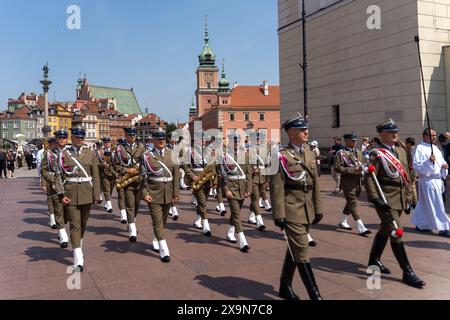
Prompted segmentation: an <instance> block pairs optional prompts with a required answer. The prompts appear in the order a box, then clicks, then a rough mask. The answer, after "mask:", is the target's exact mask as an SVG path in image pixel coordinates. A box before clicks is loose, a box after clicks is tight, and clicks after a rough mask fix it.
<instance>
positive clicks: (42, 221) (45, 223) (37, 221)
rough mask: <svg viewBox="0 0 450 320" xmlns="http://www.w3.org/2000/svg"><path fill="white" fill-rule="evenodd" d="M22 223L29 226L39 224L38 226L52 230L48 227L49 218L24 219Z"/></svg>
mask: <svg viewBox="0 0 450 320" xmlns="http://www.w3.org/2000/svg"><path fill="white" fill-rule="evenodd" d="M22 221H23V222H25V223H28V224H38V225H41V226H46V227H48V228H50V226H49V225H48V223H49V219H48V218H25V219H22Z"/></svg>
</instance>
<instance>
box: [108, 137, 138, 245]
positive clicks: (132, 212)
mask: <svg viewBox="0 0 450 320" xmlns="http://www.w3.org/2000/svg"><path fill="white" fill-rule="evenodd" d="M124 131H125V145H119V146H118V147H117V154H116V155H117V156H116V157H115V160H116V161H115V165H114V169H115V171H116V172H118V173H119V174H120V179H119V180H120V182H123V183H124V184H125V185H124V186H122V188H119V189H123V192H124V194H125V204H126V212H127V219H126V221H127V222H128V235H129V240H130V242H136V239H137V228H136V216H137V214H138V209H139V202H140V201H141V190H140V188H139V179H140V177H139V170H140V159H141V155H142V153H144V151H145V146H144V145H143V144H138V143H137V142H136V134H137V130H136V128H125V129H124ZM121 219H122V223H123V221H124V219H123V218H121Z"/></svg>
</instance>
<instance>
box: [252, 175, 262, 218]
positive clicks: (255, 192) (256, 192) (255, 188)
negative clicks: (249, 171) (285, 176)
mask: <svg viewBox="0 0 450 320" xmlns="http://www.w3.org/2000/svg"><path fill="white" fill-rule="evenodd" d="M261 189H264V184H261V183H253V185H252V194H251V195H250V211H252V212H254V213H255V215H257V216H259V215H261V212H259V211H260V209H259V198H260V195H261V193H260V190H261Z"/></svg>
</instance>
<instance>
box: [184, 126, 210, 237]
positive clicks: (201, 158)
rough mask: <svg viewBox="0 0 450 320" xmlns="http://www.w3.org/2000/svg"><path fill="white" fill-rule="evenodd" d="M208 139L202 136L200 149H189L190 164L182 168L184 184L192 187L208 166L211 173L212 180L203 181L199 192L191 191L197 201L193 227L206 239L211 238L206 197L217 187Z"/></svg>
mask: <svg viewBox="0 0 450 320" xmlns="http://www.w3.org/2000/svg"><path fill="white" fill-rule="evenodd" d="M209 139H210V137H209V136H206V135H205V134H202V147H200V148H197V147H193V148H191V149H190V163H189V164H188V163H185V164H184V165H183V166H182V168H183V170H184V172H185V174H186V178H187V179H186V182H187V184H188V185H192V186H193V185H194V183H198V182H199V181H200V175H202V174H203V172H204V170H205V168H206V167H207V166H208V165H209V167H208V168H209V169H210V170H211V171H212V175H213V178H212V179H210V180H208V181H205V182H204V183H203V186H201V187H200V189H199V190H193V195H194V197H195V199H196V200H197V201H196V202H197V206H196V211H197V215H196V219H195V221H194V223H193V225H194V226H195V227H196V228H197V229H202V233H203V234H204V235H205V236H207V237H210V236H211V228H210V225H209V221H208V210H207V208H206V206H207V204H208V195H209V191H210V189H211V188H213V187H214V186H215V185H217V173H216V166H215V164H214V163H212V162H211V161H213V160H212V157H211V152H212V150H211V149H210V148H207V146H206V141H207V140H209ZM211 164H212V165H211Z"/></svg>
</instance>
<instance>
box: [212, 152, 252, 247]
mask: <svg viewBox="0 0 450 320" xmlns="http://www.w3.org/2000/svg"><path fill="white" fill-rule="evenodd" d="M241 152H242V153H244V154H238V152H236V151H235V152H232V153H231V154H229V153H225V154H224V155H223V156H222V159H221V161H220V165H219V168H220V169H219V171H220V175H219V185H220V186H221V188H222V190H223V193H224V194H225V195H226V194H227V192H228V191H230V192H231V193H232V194H233V198H232V199H228V203H229V205H230V211H231V215H230V219H229V229H228V233H227V240H228V241H229V242H231V243H237V240H236V238H235V236H234V233H235V232H236V233H237V234H238V239H239V248H240V250H241V251H242V252H247V251H248V250H249V249H250V247H249V246H248V243H247V240H246V239H245V235H244V231H243V230H242V225H241V218H240V214H241V210H242V206H243V204H244V200H245V194H251V190H252V171H251V168H250V165H249V158H248V154H247V153H246V151H245V150H242V151H241ZM241 158H242V161H241ZM239 162H243V163H239Z"/></svg>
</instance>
